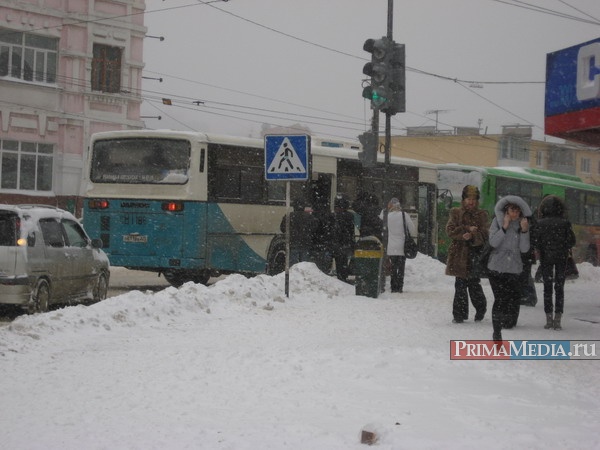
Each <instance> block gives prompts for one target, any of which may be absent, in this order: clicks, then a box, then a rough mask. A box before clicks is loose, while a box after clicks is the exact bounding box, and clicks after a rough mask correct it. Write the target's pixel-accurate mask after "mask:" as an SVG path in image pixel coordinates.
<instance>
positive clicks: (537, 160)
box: [535, 151, 544, 167]
mask: <svg viewBox="0 0 600 450" xmlns="http://www.w3.org/2000/svg"><path fill="white" fill-rule="evenodd" d="M543 155H544V154H543V153H542V152H540V151H538V152H536V154H535V165H536V166H538V167H542V166H543V161H544V157H543Z"/></svg>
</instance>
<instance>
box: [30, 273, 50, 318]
mask: <svg viewBox="0 0 600 450" xmlns="http://www.w3.org/2000/svg"><path fill="white" fill-rule="evenodd" d="M32 300H33V302H32V306H31V307H30V313H44V312H47V311H48V308H49V307H50V285H49V284H48V282H47V281H46V280H39V281H38V282H37V285H36V287H35V291H34V292H33V295H32Z"/></svg>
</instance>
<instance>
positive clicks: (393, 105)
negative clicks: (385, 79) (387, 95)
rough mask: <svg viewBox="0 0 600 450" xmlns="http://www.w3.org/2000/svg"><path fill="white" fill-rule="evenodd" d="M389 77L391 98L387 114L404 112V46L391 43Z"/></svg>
mask: <svg viewBox="0 0 600 450" xmlns="http://www.w3.org/2000/svg"><path fill="white" fill-rule="evenodd" d="M389 65H390V72H391V77H390V79H389V88H390V89H391V91H392V98H391V101H390V104H389V108H388V109H389V110H388V111H386V112H388V113H389V114H392V115H393V114H396V113H399V112H405V111H406V53H405V48H404V44H396V43H395V42H392V46H391V52H390V58H389Z"/></svg>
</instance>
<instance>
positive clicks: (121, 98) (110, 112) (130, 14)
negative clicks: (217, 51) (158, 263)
mask: <svg viewBox="0 0 600 450" xmlns="http://www.w3.org/2000/svg"><path fill="white" fill-rule="evenodd" d="M144 10H145V3H144V1H143V0H120V1H111V0H103V1H89V0H18V1H17V0H3V2H2V3H1V4H0V202H1V203H32V202H33V203H41V204H50V205H55V206H59V207H62V208H65V209H68V210H70V211H72V212H75V213H76V214H78V213H79V212H80V205H81V179H82V167H83V159H84V157H85V154H86V148H87V145H88V142H89V137H90V135H91V134H92V133H95V132H98V131H108V130H118V129H128V128H141V127H142V126H143V122H142V121H141V120H140V107H141V102H142V100H141V81H142V78H141V77H142V69H143V67H144V63H143V41H144V36H145V34H146V28H145V27H144V15H143V12H144Z"/></svg>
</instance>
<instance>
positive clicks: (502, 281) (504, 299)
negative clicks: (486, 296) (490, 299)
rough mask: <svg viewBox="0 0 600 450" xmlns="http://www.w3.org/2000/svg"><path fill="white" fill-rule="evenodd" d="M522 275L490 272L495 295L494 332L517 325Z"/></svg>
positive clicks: (493, 309)
mask: <svg viewBox="0 0 600 450" xmlns="http://www.w3.org/2000/svg"><path fill="white" fill-rule="evenodd" d="M519 277H520V274H515V273H499V272H493V271H492V272H490V275H489V280H490V285H491V286H492V292H493V293H494V306H493V307H492V324H493V326H494V332H499V331H502V328H512V327H514V326H515V325H516V324H517V320H518V319H519V311H520V308H521V292H522V290H521V283H520V280H519Z"/></svg>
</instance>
